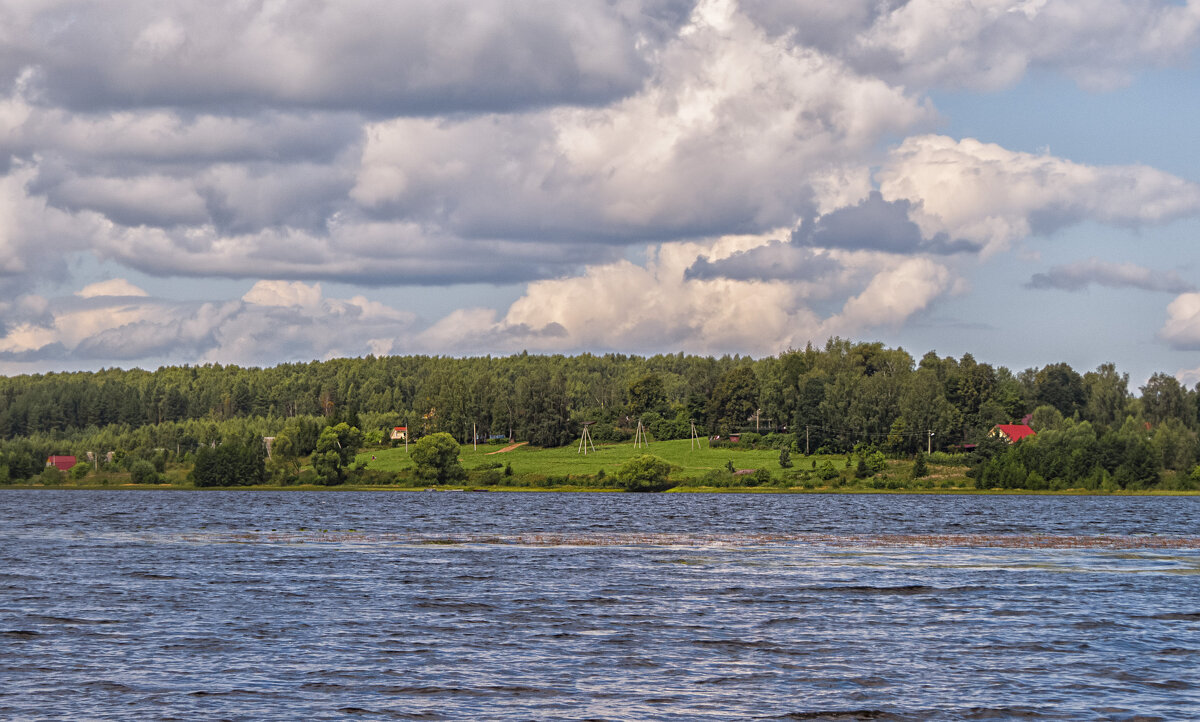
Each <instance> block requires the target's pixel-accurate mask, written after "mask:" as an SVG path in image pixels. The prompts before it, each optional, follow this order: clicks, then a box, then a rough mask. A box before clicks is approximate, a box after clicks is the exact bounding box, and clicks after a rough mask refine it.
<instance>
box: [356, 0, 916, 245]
mask: <svg viewBox="0 0 1200 722" xmlns="http://www.w3.org/2000/svg"><path fill="white" fill-rule="evenodd" d="M931 120H932V114H931V111H930V110H929V109H928V108H926V107H924V106H922V105H921V103H920V102H919V101H917V100H916V99H914V98H912V97H910V96H908V95H906V94H905V93H904V91H903V90H902V89H899V88H895V87H890V86H888V85H887V84H885V83H883V82H880V81H879V80H877V79H875V78H870V77H865V76H861V75H858V74H857V73H855V72H853V71H851V70H849V69H848V68H846V67H845V66H844V65H843V64H841V63H840V62H838V61H836V60H834V59H832V58H829V57H827V56H823V55H821V54H819V53H815V52H812V51H809V50H807V49H804V48H797V47H793V46H790V45H789V44H787V43H786V42H785V41H783V40H771V39H770V38H768V37H767V36H766V35H765V34H764V33H763V32H762V31H761V30H760V29H758V28H756V27H755V26H754V25H752V24H751V23H749V22H748V21H747V20H746V19H745V18H744V17H742V16H741V15H739V14H738V13H737V12H736V8H735V6H734V5H733V3H731V2H724V1H718V0H706V1H705V2H702V3H700V5H699V6H698V8H697V10H696V12H695V13H694V14H693V17H692V20H691V22H690V23H689V25H687V26H686V27H685V28H684V29H683V31H682V32H681V33H680V35H679V37H678V38H676V39H675V40H673V41H672V42H670V43H668V44H667V46H666V47H665V48H664V49H663V51H662V54H661V58H660V64H659V67H658V69H657V71H656V73H655V75H654V76H653V77H652V78H651V79H650V81H649V82H648V84H647V85H646V86H645V88H644V89H643V90H642V91H641V92H639V93H637V94H636V95H633V96H631V97H629V98H626V99H623V100H621V101H619V102H617V103H615V104H613V105H611V106H609V107H605V108H557V109H553V110H549V111H545V112H541V113H531V114H524V115H516V116H497V115H488V116H481V117H476V118H466V119H453V120H446V119H440V120H435V119H416V118H399V119H393V120H388V121H384V122H380V123H377V124H374V125H373V126H371V127H370V128H369V130H368V134H367V138H368V140H367V145H366V149H365V151H364V153H363V161H362V170H361V172H360V174H359V177H358V182H357V184H356V186H355V189H354V191H353V193H352V196H353V197H354V198H355V199H356V200H357V201H359V202H360V203H362V204H364V205H366V206H368V207H371V208H374V209H376V210H377V211H379V212H387V213H393V214H397V215H403V216H405V217H420V218H425V219H426V220H427V221H428V222H432V223H437V224H439V225H442V226H443V227H445V228H447V229H449V230H451V231H453V232H455V233H456V234H459V235H462V236H467V237H478V236H486V235H488V234H499V235H501V236H503V237H510V238H529V237H535V238H543V237H547V236H554V237H557V238H579V237H585V238H587V237H592V238H615V239H656V238H686V237H696V236H704V235H710V234H720V233H730V232H759V231H762V230H765V229H768V228H773V227H777V226H779V225H787V224H792V223H794V222H795V221H796V220H797V219H798V218H800V217H801V216H803V215H804V214H806V213H807V212H810V211H811V210H813V209H814V208H816V207H818V206H820V207H824V206H827V205H831V201H832V204H833V205H836V204H839V203H842V202H844V201H845V200H846V199H847V198H850V199H853V200H857V199H858V198H861V197H863V196H865V195H866V193H867V191H868V190H869V186H868V178H867V177H866V173H865V167H864V166H863V165H862V161H863V158H864V156H869V155H870V154H871V153H872V152H873V149H874V147H875V145H876V144H877V143H878V142H879V140H880V138H881V137H882V136H883V135H884V134H886V133H890V132H898V131H903V130H905V129H907V128H909V127H911V126H912V125H914V124H920V123H925V122H930V121H931ZM847 186H849V189H847Z"/></svg>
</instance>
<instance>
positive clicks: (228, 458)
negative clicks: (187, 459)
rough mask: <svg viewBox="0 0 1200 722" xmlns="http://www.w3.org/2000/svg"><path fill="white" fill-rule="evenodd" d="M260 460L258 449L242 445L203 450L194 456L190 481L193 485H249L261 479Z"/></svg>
mask: <svg viewBox="0 0 1200 722" xmlns="http://www.w3.org/2000/svg"><path fill="white" fill-rule="evenodd" d="M263 471H264V467H263V457H262V453H260V451H259V450H258V449H255V448H253V447H249V446H244V445H242V444H235V443H229V444H221V445H220V446H218V447H216V448H209V447H205V448H203V449H201V450H200V452H199V453H197V454H196V465H195V467H194V468H193V469H192V481H193V482H194V483H195V484H196V486H249V485H252V484H259V483H261V482H262V479H263Z"/></svg>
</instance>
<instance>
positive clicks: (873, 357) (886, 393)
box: [0, 338, 1200, 486]
mask: <svg viewBox="0 0 1200 722" xmlns="http://www.w3.org/2000/svg"><path fill="white" fill-rule="evenodd" d="M1137 391H1138V393H1137V394H1136V395H1135V394H1134V393H1133V392H1132V391H1131V390H1130V388H1129V378H1128V375H1127V374H1122V373H1120V372H1118V371H1117V369H1116V368H1115V367H1114V365H1113V364H1102V365H1100V366H1098V367H1097V368H1096V369H1094V370H1090V371H1086V372H1083V373H1080V372H1079V371H1077V370H1075V369H1073V368H1071V367H1070V366H1069V365H1068V364H1065V363H1056V364H1050V365H1047V366H1044V367H1041V368H1030V369H1024V370H1022V371H1019V372H1013V371H1011V370H1009V369H1007V368H1004V367H1003V366H993V365H991V364H988V363H983V362H979V361H976V359H975V358H974V357H973V356H971V355H970V354H964V355H963V356H962V357H960V358H953V357H949V356H947V357H940V356H938V355H937V354H936V353H934V352H932V351H931V352H929V353H926V354H925V355H924V356H922V357H921V358H920V359H919V360H918V359H915V358H914V357H913V356H912V355H910V354H909V353H908V352H907V351H905V350H904V349H902V348H888V347H885V346H884V345H883V344H881V343H853V342H851V341H848V340H845V339H840V338H834V339H830V340H829V341H828V342H827V343H826V344H825V345H824V347H822V348H816V347H813V346H812V345H809V346H808V347H806V348H804V349H803V350H790V351H787V352H784V353H781V354H779V355H777V356H771V357H767V358H761V359H752V358H750V357H744V356H736V355H735V356H722V357H712V356H693V355H685V354H682V353H681V354H664V355H656V356H649V357H641V356H631V355H623V354H605V355H593V354H582V355H577V356H563V355H530V354H527V353H522V354H518V355H513V356H507V357H490V356H485V357H475V358H452V357H439V356H389V357H373V356H368V357H365V358H354V359H336V360H331V361H322V362H311V363H297V364H281V365H278V366H274V367H270V368H243V367H238V366H228V365H220V364H206V365H200V366H172V367H164V368H160V369H158V370H156V371H145V370H140V369H132V370H119V369H106V370H102V371H98V372H76V373H51V374H39V375H22V376H13V377H4V378H0V476H2V477H3V478H7V479H22V478H28V476H31V475H33V474H36V473H38V472H40V470H41V469H42V467H43V464H44V460H45V458H46V456H48V455H49V454H72V453H73V454H75V455H77V456H79V457H80V458H84V457H85V456H86V454H87V453H88V452H92V453H93V455H94V458H95V459H96V461H95V462H94V463H95V464H96V465H99V464H100V463H101V461H100V460H101V459H103V462H104V463H110V464H112V463H116V464H121V463H124V464H125V465H126V468H128V467H129V466H131V465H132V461H133V460H137V461H143V462H147V463H149V464H151V465H154V466H156V468H158V469H159V470H160V471H161V468H162V465H163V464H164V463H166V462H167V461H173V460H180V459H184V458H186V459H189V460H191V461H195V460H196V455H197V454H199V453H200V452H201V451H202V450H203V449H209V450H210V453H211V450H212V449H215V448H216V447H218V446H221V445H224V444H235V445H239V446H242V447H246V448H252V449H257V448H258V447H259V446H261V440H262V438H263V437H274V438H276V444H277V445H278V444H280V443H282V445H283V447H284V448H283V449H282V450H281V454H280V455H281V456H282V457H284V458H299V457H308V456H310V455H312V454H314V453H316V452H318V445H319V442H320V439H321V436H322V434H323V433H324V432H325V430H326V429H329V428H335V427H337V426H338V425H339V424H345V425H346V427H347V428H348V429H356V430H360V431H361V433H362V434H363V439H362V442H364V443H372V442H378V441H381V440H383V439H384V438H385V432H386V430H390V428H391V427H393V426H407V427H408V429H409V430H410V434H411V435H412V437H413V438H417V437H420V436H423V435H428V434H432V433H436V432H445V433H448V434H450V435H451V436H452V437H453V438H455V439H456V440H458V441H459V442H461V443H470V441H471V439H472V437H473V436H474V437H476V438H480V439H486V438H488V437H495V436H501V437H504V438H506V439H514V440H520V441H528V442H530V443H532V444H534V445H539V446H560V445H563V444H567V443H571V442H572V441H573V440H577V439H578V437H579V433H580V428H581V424H582V423H583V422H584V421H592V422H595V425H594V426H593V427H592V435H593V436H594V437H595V438H596V440H597V441H620V440H624V439H626V438H629V437H630V436H632V434H633V430H634V428H635V427H636V424H637V422H638V421H641V423H642V424H643V425H644V427H645V428H646V429H647V430H648V431H649V432H650V434H651V435H652V436H653V437H654V438H658V439H670V438H687V436H689V435H690V434H691V433H692V432H693V429H695V431H696V433H698V434H700V435H705V436H721V437H725V438H727V437H728V436H730V435H731V434H737V433H739V432H746V431H753V432H761V433H764V434H765V433H767V432H776V433H786V434H788V435H789V436H790V437H791V438H792V439H793V440H794V441H793V446H792V449H793V450H794V451H797V452H800V453H807V452H813V453H816V452H823V453H846V452H850V451H852V450H854V449H855V448H856V447H859V448H862V447H863V446H870V447H873V448H877V449H880V450H882V451H886V452H888V453H891V454H913V453H915V452H918V451H926V450H934V451H947V450H957V449H962V448H963V447H964V446H967V445H973V444H979V443H981V442H982V441H983V440H984V439H986V438H987V434H988V432H989V431H990V430H991V429H992V427H993V426H994V425H995V424H997V423H1011V422H1015V421H1018V420H1020V419H1022V418H1023V417H1025V416H1027V415H1032V421H1031V424H1032V425H1033V426H1034V428H1036V429H1038V430H1039V432H1040V434H1039V435H1042V434H1046V433H1047V432H1049V435H1048V436H1045V437H1044V438H1043V439H1040V440H1038V441H1037V442H1036V443H1035V444H1030V445H1029V447H1028V448H1029V449H1031V450H1032V449H1043V450H1044V449H1045V448H1048V447H1049V445H1050V441H1051V440H1054V439H1060V437H1064V438H1068V439H1069V441H1064V442H1061V444H1065V446H1063V448H1068V447H1069V448H1070V450H1071V452H1070V453H1074V451H1075V450H1077V449H1078V448H1084V447H1086V449H1085V451H1084V452H1082V453H1081V455H1080V458H1081V459H1082V460H1077V461H1076V462H1075V465H1074V466H1069V467H1068V466H1064V465H1063V464H1060V463H1058V462H1054V463H1055V464H1058V465H1057V466H1055V465H1054V464H1050V465H1049V466H1047V465H1046V463H1048V462H1046V463H1044V462H1042V461H1039V460H1036V459H1034V458H1033V457H1032V456H1030V454H1032V453H1033V452H1032V451H1025V450H1023V451H1021V456H1020V458H1017V457H1016V456H1014V457H1013V458H1012V459H1011V460H1005V459H1007V458H1008V456H1007V453H1008V451H1010V450H1008V449H998V448H997V447H994V446H989V445H986V444H985V447H984V449H981V451H980V452H978V453H977V457H976V466H977V467H979V468H980V472H979V475H978V478H977V483H980V484H991V485H995V486H1005V485H1010V484H1015V483H1018V477H1021V475H1022V473H1023V474H1024V477H1023V479H1021V480H1020V484H1028V483H1029V480H1030V478H1031V476H1032V478H1033V482H1034V483H1040V482H1039V478H1040V479H1041V480H1042V481H1044V482H1046V483H1049V480H1050V479H1051V478H1052V477H1053V478H1066V477H1069V478H1071V479H1077V480H1087V479H1093V480H1094V481H1095V482H1096V483H1099V484H1103V483H1105V482H1106V481H1109V482H1112V483H1118V485H1125V486H1127V485H1130V484H1132V485H1137V484H1146V483H1150V482H1151V478H1152V475H1151V474H1150V472H1149V471H1148V469H1150V468H1153V469H1156V470H1161V469H1167V470H1182V471H1187V470H1189V469H1191V468H1192V467H1193V466H1194V465H1195V462H1196V458H1197V427H1198V426H1200V423H1198V421H1200V419H1198V403H1197V396H1198V393H1200V392H1198V389H1197V388H1191V389H1189V388H1187V387H1185V386H1184V385H1183V384H1181V383H1180V382H1179V381H1177V380H1176V379H1175V378H1174V377H1172V376H1170V375H1167V374H1162V373H1159V374H1155V375H1154V376H1152V377H1151V378H1150V379H1149V380H1148V381H1147V382H1146V384H1145V385H1143V386H1141V387H1140V388H1139V389H1137ZM326 436H327V439H326V443H325V445H324V447H325V448H323V450H321V451H320V452H319V455H320V456H321V458H322V460H320V461H318V460H317V459H313V460H312V462H311V463H312V465H313V467H314V468H317V467H318V466H319V467H320V468H321V471H320V472H319V473H321V474H323V475H324V478H344V475H345V473H347V472H346V463H345V461H344V460H342V461H335V460H334V457H339V458H340V456H339V453H338V449H340V448H341V447H339V446H337V442H336V440H334V441H330V440H329V438H328V434H327V435H326ZM1093 439H1094V441H1093ZM1131 439H1133V441H1131ZM1055 443H1060V442H1059V441H1056V442H1055ZM1017 446H1018V447H1020V446H1021V445H1020V444H1018V445H1017ZM277 448H278V446H277ZM988 449H990V451H989V450H988ZM1011 451H1016V447H1014V448H1013V449H1012V450H1011ZM108 452H114V453H116V454H117V455H118V456H119V458H116V459H114V460H111V461H110V460H109V459H108V456H107V454H108ZM1056 453H1057V452H1056ZM1045 455H1046V454H1043V456H1045ZM1131 455H1132V456H1131ZM273 456H274V454H273ZM1049 456H1056V454H1049ZM1133 456H1136V457H1138V458H1139V459H1141V458H1143V457H1145V459H1146V460H1143V461H1140V462H1138V464H1132V465H1131V464H1126V461H1127V460H1128V458H1132V457H1133ZM1085 457H1086V458H1085ZM996 459H1000V461H996ZM1117 459H1120V462H1119V463H1113V462H1114V461H1115V460H1117ZM1088 460H1090V461H1091V462H1092V463H1090V464H1089V463H1087V462H1088ZM210 461H211V460H208V459H206V460H205V463H209V462H210ZM225 461H228V462H229V464H232V463H233V462H232V461H230V460H225ZM1016 462H1019V466H1020V468H1019V469H1018V468H1017V465H1016ZM223 463H224V462H223ZM1005 464H1006V465H1007V467H1006V468H1007V469H1008V470H1007V471H1005V470H1003V469H1001V468H1000V467H1001V466H1002V465H1005ZM1122 464H1125V467H1124V468H1125V470H1124V471H1121V472H1120V474H1119V475H1118V470H1119V469H1121V468H1122ZM218 466H219V465H218ZM985 467H986V468H985ZM1134 467H1136V469H1135V468H1134ZM141 468H142V470H143V471H145V466H142V467H141ZM1098 470H1099V471H1098ZM1100 471H1103V473H1100ZM1047 473H1049V474H1051V476H1047ZM1104 474H1107V475H1108V476H1107V477H1105V476H1104ZM1118 476H1119V479H1120V480H1121V481H1120V482H1117V481H1116V480H1117V479H1118ZM993 482H994V483H993Z"/></svg>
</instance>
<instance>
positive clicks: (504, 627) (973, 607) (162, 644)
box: [0, 491, 1200, 720]
mask: <svg viewBox="0 0 1200 722" xmlns="http://www.w3.org/2000/svg"><path fill="white" fill-rule="evenodd" d="M1198 502H1200V500H1198V499H1196V498H1123V499H1112V498H1067V497H902V496H796V497H793V496H768V495H744V496H743V495H714V496H707V495H686V496H684V495H680V496H675V495H652V496H633V495H566V494H524V495H522V494H494V493H493V494H478V495H475V494H445V493H428V494H423V493H413V494H389V493H361V494H359V493H316V492H314V493H306V492H293V493H260V492H197V493H187V492H167V491H161V492H131V493H124V492H95V493H92V492H61V491H5V492H3V493H0V509H2V510H3V513H2V515H0V530H2V531H3V535H2V536H0V539H3V540H4V542H3V543H2V544H0V645H2V646H0V648H2V649H3V650H4V653H3V655H0V678H3V679H4V680H5V682H4V684H3V685H0V717H2V718H6V719H7V718H17V719H78V718H92V719H97V718H99V719H106V718H107V719H130V718H170V717H176V718H188V719H196V718H227V719H295V718H297V717H303V718H314V719H342V718H354V717H357V718H366V719H380V718H399V719H480V718H486V719H597V718H600V719H703V718H711V719H729V718H735V717H758V718H764V719H896V720H908V719H912V720H923V719H931V718H932V719H1010V718H1015V717H1028V718H1033V719H1039V718H1045V719H1089V718H1091V719H1131V718H1134V717H1137V718H1139V719H1154V718H1159V719H1189V718H1198V717H1200V687H1198V686H1197V682H1196V675H1195V671H1196V669H1200V595H1198V594H1197V591H1198V587H1197V584H1198V583H1200V580H1198V579H1197V573H1198V572H1200V539H1198V538H1197V536H1196V532H1197V530H1198V529H1200V503H1198Z"/></svg>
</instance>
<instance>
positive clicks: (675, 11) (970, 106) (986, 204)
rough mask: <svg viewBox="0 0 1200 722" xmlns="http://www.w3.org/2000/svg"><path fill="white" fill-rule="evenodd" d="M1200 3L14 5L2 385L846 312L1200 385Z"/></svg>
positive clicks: (855, 333) (754, 330)
mask: <svg viewBox="0 0 1200 722" xmlns="http://www.w3.org/2000/svg"><path fill="white" fill-rule="evenodd" d="M1198 49H1200V0H1188V2H1154V1H1153V0H1074V1H1070V2H1068V1H1064V0H1023V1H1021V2H1001V1H999V0H974V1H972V2H966V1H965V0H964V1H961V2H956V1H955V0H908V1H907V2H905V1H904V0H870V1H868V0H843V1H842V2H837V3H830V2H827V1H826V0H741V1H740V2H739V1H736V0H573V1H572V2H552V1H550V0H511V1H510V2H504V3H493V2H479V1H478V0H389V1H387V2H371V1H368V0H362V1H359V0H338V2H320V1H318V0H296V1H291V0H261V1H259V2H245V1H244V0H239V1H238V2H222V1H221V0H205V1H204V2H199V1H195V2H191V1H186V0H164V1H163V2H156V3H144V2H127V1H124V0H108V1H99V0H91V1H89V0H36V1H30V0H0V374H5V375H14V374H21V373H44V372H50V371H69V370H91V369H98V368H103V367H122V368H130V367H135V366H136V367H141V368H156V367H158V366H160V365H164V364H183V363H188V364H200V363H210V362H216V363H223V364H229V363H232V364H239V365H249V366H270V365H274V364H278V363H282V362H289V361H308V360H313V359H328V358H335V357H344V356H363V355H367V354H376V355H382V354H412V353H420V354H438V355H451V356H468V355H483V354H492V355H504V354H510V353H519V352H521V351H523V350H527V351H529V352H531V353H580V352H593V353H606V352H610V351H614V352H621V353H636V354H653V353H659V352H679V351H683V352H687V353H696V354H705V355H708V354H712V355H722V354H727V353H729V354H733V353H738V354H743V355H751V356H755V357H761V356H766V355H772V354H777V353H780V352H783V351H785V350H787V349H789V348H803V347H804V346H805V344H807V343H810V342H811V343H813V344H814V345H816V346H822V345H824V343H825V341H826V340H827V339H828V338H830V337H834V336H838V337H842V338H848V339H851V340H853V341H882V342H884V343H886V344H887V345H889V346H901V347H903V348H905V349H906V350H908V351H909V352H910V353H911V354H913V356H914V357H916V358H920V356H921V355H923V354H924V353H925V352H927V351H930V350H933V351H936V352H937V353H938V354H939V355H942V356H945V355H954V356H961V355H962V354H963V353H967V352H970V353H971V354H973V355H974V356H975V357H976V358H977V359H979V360H981V361H986V362H989V363H993V364H996V365H1003V366H1007V367H1009V368H1010V369H1012V370H1014V371H1019V370H1021V369H1024V368H1029V367H1040V366H1044V365H1047V364H1051V363H1058V362H1062V361H1065V362H1067V363H1069V364H1071V365H1072V366H1073V367H1074V368H1076V370H1078V371H1080V372H1083V371H1087V370H1091V369H1094V368H1095V367H1096V366H1098V365H1099V364H1101V363H1105V362H1112V363H1115V364H1116V365H1117V367H1118V369H1119V370H1120V371H1122V372H1125V373H1128V374H1129V376H1130V382H1131V384H1130V385H1131V387H1132V389H1133V390H1134V391H1135V392H1136V388H1137V386H1139V385H1140V384H1142V383H1144V382H1145V380H1146V379H1147V378H1148V377H1149V376H1150V375H1151V374H1153V373H1155V372H1165V373H1168V374H1172V375H1175V376H1177V377H1178V378H1180V379H1181V380H1183V381H1184V382H1185V383H1187V384H1188V385H1189V386H1190V385H1192V384H1195V383H1197V382H1200V265H1198V261H1200V254H1198V252H1197V250H1198V248H1197V239H1198V237H1200V236H1198V234H1200V143H1198V142H1197V136H1196V134H1195V129H1196V128H1197V127H1200V75H1198V74H1197V59H1198Z"/></svg>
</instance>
